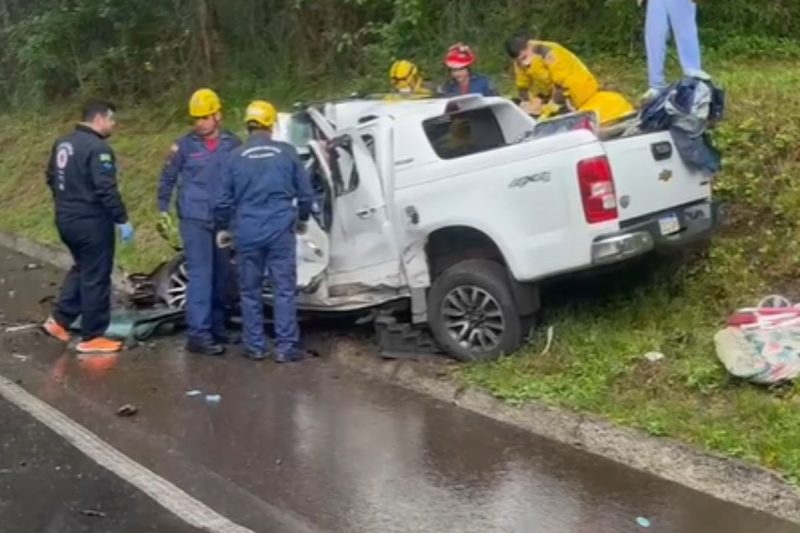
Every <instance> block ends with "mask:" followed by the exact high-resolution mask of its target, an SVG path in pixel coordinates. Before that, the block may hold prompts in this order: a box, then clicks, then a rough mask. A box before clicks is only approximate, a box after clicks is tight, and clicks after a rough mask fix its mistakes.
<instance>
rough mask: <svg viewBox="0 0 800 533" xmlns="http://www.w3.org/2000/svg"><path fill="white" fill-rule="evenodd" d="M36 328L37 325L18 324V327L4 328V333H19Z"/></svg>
mask: <svg viewBox="0 0 800 533" xmlns="http://www.w3.org/2000/svg"><path fill="white" fill-rule="evenodd" d="M38 327H39V324H20V325H19V326H9V327H7V328H6V333H19V332H20V331H28V330H30V329H36V328H38Z"/></svg>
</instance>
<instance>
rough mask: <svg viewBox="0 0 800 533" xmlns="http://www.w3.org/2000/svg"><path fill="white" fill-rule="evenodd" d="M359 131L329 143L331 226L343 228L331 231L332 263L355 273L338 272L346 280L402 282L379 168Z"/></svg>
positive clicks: (391, 284) (395, 284)
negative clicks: (337, 233)
mask: <svg viewBox="0 0 800 533" xmlns="http://www.w3.org/2000/svg"><path fill="white" fill-rule="evenodd" d="M362 136H363V131H361V130H360V129H359V130H356V129H349V130H345V131H343V132H341V133H340V134H338V135H337V136H336V138H335V139H334V140H333V141H332V142H331V144H330V156H331V169H332V172H333V189H334V194H335V196H336V198H335V204H334V205H335V208H334V218H335V219H336V220H337V222H338V223H336V224H334V231H337V230H339V231H341V235H338V236H337V235H333V240H334V242H336V243H337V245H336V246H334V247H332V249H331V265H341V268H342V269H343V270H345V271H346V270H350V271H351V272H353V275H352V276H350V275H349V273H347V272H340V275H342V276H343V278H344V280H345V281H344V283H358V284H366V285H368V286H383V287H401V286H403V279H402V275H401V269H400V259H399V252H398V250H397V244H396V238H395V236H394V234H393V226H392V223H391V218H390V216H389V212H388V209H387V205H386V199H385V196H384V192H383V185H382V182H381V176H380V172H379V170H378V165H377V164H376V162H375V159H374V158H373V155H372V151H371V150H370V148H368V147H367V145H366V143H365V142H364V139H363V138H362ZM337 237H338V238H337ZM355 270H358V275H355V274H354V271H355Z"/></svg>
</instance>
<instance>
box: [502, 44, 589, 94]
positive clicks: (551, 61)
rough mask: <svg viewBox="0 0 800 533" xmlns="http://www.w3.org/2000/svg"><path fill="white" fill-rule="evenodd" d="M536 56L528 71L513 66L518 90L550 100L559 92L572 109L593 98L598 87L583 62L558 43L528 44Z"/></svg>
mask: <svg viewBox="0 0 800 533" xmlns="http://www.w3.org/2000/svg"><path fill="white" fill-rule="evenodd" d="M531 43H532V44H533V46H534V51H535V55H534V56H533V61H532V62H531V64H530V66H528V68H526V69H523V68H520V67H519V65H517V64H516V63H515V64H514V73H515V77H516V80H517V88H518V89H519V90H527V91H529V92H530V93H531V95H533V96H537V95H541V96H546V97H549V96H551V95H552V94H553V91H554V90H555V89H556V88H561V89H562V90H563V91H564V92H565V95H566V97H567V98H568V99H569V101H570V103H571V104H572V106H573V107H574V108H575V109H577V108H579V107H580V106H582V105H583V104H585V103H586V102H587V101H588V100H589V99H590V98H591V97H592V96H594V95H595V94H596V93H597V91H598V89H599V85H598V83H597V79H596V78H595V77H594V75H593V74H592V73H591V72H590V71H589V69H588V68H586V65H584V64H583V61H581V60H580V59H578V57H577V56H576V55H575V54H573V53H572V52H570V51H569V50H567V49H566V48H564V47H563V46H561V45H560V44H558V43H554V42H549V41H531Z"/></svg>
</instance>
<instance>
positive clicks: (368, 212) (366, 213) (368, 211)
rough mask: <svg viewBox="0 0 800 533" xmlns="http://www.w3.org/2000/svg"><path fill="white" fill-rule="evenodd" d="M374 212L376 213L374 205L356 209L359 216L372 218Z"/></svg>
mask: <svg viewBox="0 0 800 533" xmlns="http://www.w3.org/2000/svg"><path fill="white" fill-rule="evenodd" d="M374 214H375V208H374V207H365V208H363V209H359V210H358V211H356V216H357V217H358V218H370V217H371V216H372V215H374Z"/></svg>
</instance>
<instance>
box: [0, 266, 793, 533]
mask: <svg viewBox="0 0 800 533" xmlns="http://www.w3.org/2000/svg"><path fill="white" fill-rule="evenodd" d="M27 262H30V261H28V260H26V259H24V258H21V257H19V256H17V255H15V254H11V253H7V252H5V253H4V252H0V272H2V274H0V277H2V281H0V310H2V312H3V313H4V315H2V316H0V321H2V322H4V323H5V325H6V326H7V325H8V324H10V323H14V324H16V323H24V322H26V321H28V320H30V319H37V320H38V319H41V317H42V309H41V307H40V305H39V304H38V303H37V301H38V299H39V298H41V297H44V296H47V295H49V294H52V293H53V292H54V290H55V287H53V286H52V285H51V284H52V282H53V281H54V280H58V279H59V277H60V274H57V273H55V272H54V271H51V270H49V269H38V270H32V271H26V270H25V269H24V265H25V263H27ZM9 291H15V292H14V294H13V297H10V296H9V294H8V292H9ZM3 329H5V328H3ZM15 356H16V357H15ZM0 375H2V376H4V377H6V378H8V379H10V380H13V381H15V382H17V383H19V384H20V385H21V386H22V387H24V388H25V389H26V390H27V391H29V392H30V393H32V394H34V395H35V396H37V397H38V398H40V399H42V400H44V401H45V402H47V403H48V404H50V405H51V406H54V407H56V408H57V409H58V410H59V411H61V412H62V413H64V414H66V415H67V416H69V417H70V418H72V419H73V420H75V421H76V422H78V423H80V424H82V425H83V426H85V427H86V428H88V429H89V430H90V431H92V432H94V433H95V434H96V435H98V436H100V437H101V438H102V439H104V440H105V441H106V442H108V443H110V444H112V445H113V446H114V447H116V448H117V449H118V450H120V451H121V452H123V453H124V454H126V455H127V456H128V457H130V458H132V459H133V460H135V461H137V462H139V463H140V464H142V465H144V466H145V467H147V468H149V469H150V470H152V471H153V472H155V473H157V474H158V475H160V476H162V477H163V478H166V479H168V480H169V481H171V482H172V483H174V484H175V485H177V486H179V487H180V488H182V489H183V490H184V491H186V492H187V493H189V494H191V495H192V496H194V497H195V498H197V499H198V500H200V501H202V502H203V503H205V504H206V505H208V506H210V507H211V508H213V509H214V510H215V511H217V512H218V513H220V514H222V515H224V516H226V517H227V518H228V519H230V520H233V521H234V522H236V523H238V524H240V525H243V526H246V527H248V528H250V529H252V530H253V531H257V532H268V533H273V532H274V533H281V532H295V531H297V532H305V531H309V532H317V531H320V532H322V531H324V532H347V533H350V532H353V533H359V532H430V533H434V532H440V531H441V532H448V533H454V532H460V533H461V532H463V533H471V532H481V533H491V532H521V533H529V532H530V533H533V532H547V533H549V532H554V533H589V532H591V533H606V532H609V533H610V532H632V531H640V530H641V531H645V530H648V531H658V532H686V533H693V532H696V533H708V532H717V531H719V532H725V533H737V532H742V533H751V532H765V533H766V532H769V533H772V532H774V533H781V532H795V531H800V527H798V526H795V525H792V524H788V523H786V522H782V521H780V520H777V519H774V518H772V517H769V516H767V515H764V514H761V513H757V512H753V511H750V510H747V509H744V508H741V507H737V506H734V505H730V504H727V503H724V502H721V501H719V500H716V499H714V498H710V497H707V496H704V495H702V494H699V493H697V492H694V491H691V490H688V489H685V488H683V487H680V486H678V485H675V484H672V483H669V482H665V481H662V480H660V479H657V478H654V477H652V476H648V475H645V474H642V473H639V472H636V471H633V470H631V469H628V468H626V467H623V466H621V465H618V464H616V463H612V462H610V461H606V460H604V459H601V458H598V457H595V456H592V455H589V454H586V453H584V452H580V451H577V450H573V449H571V448H568V447H565V446H562V445H558V444H555V443H552V442H550V441H547V440H544V439H539V438H536V437H534V436H531V435H529V434H527V433H525V432H522V431H520V430H516V429H514V428H510V427H507V426H505V425H502V424H499V423H496V422H494V421H491V420H488V419H485V418H483V417H481V416H478V415H475V414H473V413H470V412H467V411H463V410H460V409H458V408H456V407H454V406H451V405H449V404H445V403H441V402H437V401H434V400H430V399H428V398H425V397H421V396H419V395H416V394H414V393H411V392H408V391H406V390H404V389H400V388H395V387H391V386H387V385H385V384H382V383H377V382H373V381H370V380H368V379H366V378H363V377H361V376H357V375H352V374H349V373H346V372H345V371H342V370H340V369H339V368H337V367H336V366H334V365H333V364H331V363H329V362H327V361H326V360H325V359H324V358H323V359H321V360H313V361H309V362H304V363H301V364H298V365H293V366H281V367H279V366H276V365H273V364H271V363H264V364H256V363H252V362H250V361H246V360H244V359H242V358H239V357H234V356H229V357H226V358H223V359H208V358H200V357H195V356H190V355H187V354H185V353H184V352H183V351H182V350H181V348H180V340H179V339H177V338H170V339H164V340H161V341H159V342H158V343H156V344H155V345H153V346H144V347H139V348H137V349H134V350H132V351H129V352H125V353H123V354H121V355H119V356H114V357H90V358H79V357H77V356H75V355H74V354H73V353H71V352H70V351H69V350H67V349H65V348H64V347H62V346H60V345H58V343H56V342H55V341H52V340H50V339H46V338H44V337H43V336H42V335H41V334H39V333H38V332H36V331H23V332H18V333H5V334H2V335H0ZM193 389H197V390H200V391H202V392H203V393H204V394H205V393H212V394H219V395H221V401H220V402H219V403H209V402H207V401H206V399H205V397H204V396H203V395H201V396H196V397H189V396H187V395H186V391H188V390H193ZM127 403H133V404H135V405H137V406H138V407H139V408H140V411H139V414H138V415H136V416H135V417H132V418H119V417H117V416H115V414H114V413H115V411H116V409H117V407H119V406H120V405H122V404H127ZM0 450H2V452H0V469H2V468H9V467H7V466H4V464H10V465H12V467H11V468H12V469H13V474H2V473H0V531H3V532H5V531H59V532H60V531H65V532H66V531H69V532H72V531H84V530H85V531H176V532H181V531H191V530H192V529H191V528H188V526H182V525H180V524H179V523H177V522H175V520H176V519H173V518H172V517H171V516H170V515H169V514H168V513H167V512H166V511H164V510H162V509H161V508H160V507H158V506H155V507H154V503H153V501H152V500H150V499H149V498H148V497H146V496H144V495H143V494H142V493H139V492H138V491H136V490H135V489H134V488H133V487H132V486H130V485H128V484H127V483H125V482H123V481H122V480H120V479H117V478H115V477H114V476H113V475H112V474H110V473H109V472H107V471H105V470H104V469H102V468H101V467H98V466H96V465H94V464H93V463H92V462H91V461H90V460H89V459H88V458H86V457H85V456H83V455H82V454H81V453H80V452H78V451H76V450H75V449H73V448H71V447H70V445H69V444H67V443H65V442H64V441H63V440H62V439H60V437H58V436H56V435H55V434H53V433H52V432H50V431H49V430H47V429H46V428H44V427H43V426H42V425H41V424H39V423H38V422H36V421H34V420H33V419H31V418H30V417H29V416H28V415H27V414H24V413H23V412H21V411H19V410H18V409H16V407H12V406H9V405H8V404H7V403H5V402H1V401H0ZM20 457H22V459H20ZM19 461H26V462H27V464H35V465H37V467H36V468H35V469H33V468H31V469H22V470H20V469H19V468H17V467H14V466H13V465H15V464H19ZM55 466H60V467H61V469H60V470H57V469H55ZM0 472H3V471H2V470H0ZM78 473H80V474H81V478H77V477H76V476H77V475H78ZM9 475H11V476H12V477H8V476H9ZM42 500H47V501H48V502H50V503H51V504H50V505H45V504H43V502H42ZM121 502H124V503H125V505H122V503H121ZM93 505H102V506H103V508H104V509H108V510H109V512H108V514H107V516H106V517H105V518H102V519H101V518H93V520H95V521H96V522H95V523H99V521H101V520H106V521H109V520H115V521H117V522H114V524H115V525H114V526H96V527H99V528H100V529H80V527H83V526H82V525H80V524H83V523H84V522H83V520H86V519H87V517H83V516H82V515H80V514H78V516H77V517H75V516H74V512H73V510H74V509H76V508H81V507H83V506H89V507H90V508H91V507H92V506H93ZM64 516H68V518H61V517H64ZM637 517H646V518H647V519H649V520H650V522H651V524H652V526H651V527H650V528H649V529H645V528H642V527H641V526H639V525H637V523H636V519H637ZM59 519H65V520H66V519H69V520H79V521H80V522H69V523H67V524H66V525H65V526H63V528H62V529H57V527H58V525H56V526H54V527H55V529H43V528H42V529H36V528H37V527H40V525H41V524H53V523H54V524H58V522H57V520H59ZM171 520H172V521H171ZM73 523H74V524H78V525H74V526H73V525H71V524H73ZM107 523H108V524H111V522H110V521H109V522H107ZM8 524H11V525H12V528H11V529H6V528H7V527H8V526H7V525H8ZM90 524H91V522H90ZM116 524H120V525H119V526H117V525H116ZM103 527H105V529H103ZM14 528H16V529H14ZM31 528H33V529H31ZM126 528H128V529H126Z"/></svg>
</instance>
